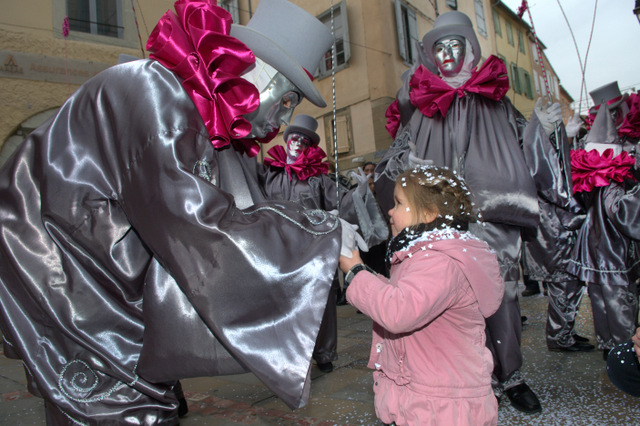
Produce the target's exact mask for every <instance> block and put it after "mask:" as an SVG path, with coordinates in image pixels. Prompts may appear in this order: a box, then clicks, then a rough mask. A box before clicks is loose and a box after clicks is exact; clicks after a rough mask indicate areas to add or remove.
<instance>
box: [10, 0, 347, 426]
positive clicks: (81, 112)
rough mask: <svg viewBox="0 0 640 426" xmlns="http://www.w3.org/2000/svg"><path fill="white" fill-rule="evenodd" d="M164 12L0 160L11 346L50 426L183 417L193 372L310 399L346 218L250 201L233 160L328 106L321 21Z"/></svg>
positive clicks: (303, 15)
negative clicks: (309, 106) (321, 83)
mask: <svg viewBox="0 0 640 426" xmlns="http://www.w3.org/2000/svg"><path fill="white" fill-rule="evenodd" d="M175 9H176V13H173V12H172V11H169V12H167V13H166V14H165V15H164V16H163V17H162V18H161V20H160V22H159V23H158V25H157V26H156V27H155V29H154V31H153V32H152V34H151V36H150V39H149V41H148V45H147V48H148V50H149V51H150V52H152V56H151V57H152V59H151V60H138V61H132V62H128V63H124V64H121V65H117V66H114V67H112V68H110V69H107V70H105V71H104V72H102V73H100V74H98V75H97V76H95V77H94V78H92V79H90V80H89V81H87V82H86V83H85V84H84V85H83V86H81V87H80V88H79V89H78V91H76V92H75V93H74V94H73V95H72V96H71V97H70V98H69V100H68V101H67V102H66V103H65V104H64V105H63V106H62V107H61V108H60V110H59V112H58V113H57V114H56V115H55V116H54V117H52V118H51V119H50V120H49V121H48V122H46V123H45V124H43V125H42V126H41V127H40V128H38V129H36V130H35V131H34V132H33V133H32V134H31V135H30V136H28V137H27V138H26V140H25V141H24V143H23V144H22V145H21V146H20V147H19V148H18V149H17V150H16V152H15V153H14V155H13V156H12V158H10V159H9V160H8V161H7V163H6V164H5V166H4V167H3V168H2V170H1V171H0V197H1V198H2V200H3V202H2V206H1V207H0V235H2V237H1V238H0V257H1V259H2V260H1V261H0V303H1V304H2V309H1V318H0V325H1V327H2V334H3V337H4V353H5V354H6V355H7V356H9V357H13V358H20V359H22V360H23V362H24V366H25V370H26V375H27V378H28V386H29V391H30V392H32V393H33V394H34V395H38V396H41V397H43V398H44V400H45V407H46V410H47V419H48V422H49V423H50V424H67V423H69V424H85V423H91V424H95V423H109V424H145V425H147V424H177V423H178V413H177V411H178V410H177V408H178V398H179V396H177V395H176V393H177V389H176V388H175V387H176V384H177V383H179V382H177V380H179V379H180V378H185V377H195V376H205V375H219V374H228V373H238V372H246V371H251V372H253V373H254V374H256V376H258V378H260V379H261V380H262V381H263V382H264V383H265V384H266V385H267V386H268V387H269V388H270V389H272V390H273V391H274V392H275V393H276V394H277V395H278V396H279V397H280V398H281V399H282V400H283V401H284V402H285V403H287V404H288V405H289V406H290V407H291V408H295V407H299V406H302V405H304V404H305V403H306V401H307V399H308V396H309V372H310V364H311V354H312V351H313V343H314V341H315V338H316V335H317V333H318V329H319V326H320V322H321V319H322V314H323V311H324V308H325V304H326V303H325V301H326V300H327V295H328V292H329V289H330V286H331V280H332V279H333V276H334V273H335V270H336V268H337V262H338V255H339V252H340V249H341V246H340V240H341V236H340V235H341V232H340V223H339V222H338V220H337V219H336V218H335V217H334V216H333V215H330V214H327V213H326V212H324V211H322V210H309V209H304V208H303V207H302V206H300V205H297V204H293V203H288V202H278V203H260V202H259V201H260V199H259V198H260V197H259V194H260V191H259V190H258V189H255V188H254V187H253V184H254V183H257V176H256V175H254V176H250V175H249V174H247V175H246V176H242V174H241V173H237V171H238V170H242V167H243V166H242V160H241V153H247V152H248V153H250V154H251V153H253V154H255V152H257V144H256V142H255V141H254V139H256V138H265V139H268V137H269V134H273V133H274V132H277V130H278V128H279V127H280V124H281V122H282V121H283V120H284V119H286V118H287V117H289V116H290V115H291V113H292V111H293V108H294V107H295V106H296V105H297V104H298V103H299V102H300V101H301V100H302V99H303V97H307V98H308V99H309V100H310V101H311V102H312V103H314V104H315V105H318V106H325V103H324V101H323V100H322V97H321V96H320V94H319V92H318V91H317V89H316V88H315V87H314V86H313V83H312V81H311V79H310V77H309V73H313V72H314V70H315V67H316V65H317V64H318V63H319V61H320V58H321V57H322V55H323V54H324V53H325V52H326V51H327V50H328V49H329V47H330V45H331V35H330V32H329V31H328V30H327V29H326V27H325V26H324V25H323V24H322V23H321V22H319V21H318V20H317V19H316V18H315V17H313V16H311V15H310V14H308V13H307V12H305V11H304V10H302V9H300V8H299V7H297V6H295V5H293V4H291V3H289V2H288V1H286V0H262V1H261V2H260V5H259V7H258V8H257V10H256V12H255V15H254V16H253V18H252V19H251V21H250V22H249V23H248V25H247V26H236V25H232V22H231V17H230V15H229V14H228V13H227V12H226V11H224V10H223V9H222V8H219V7H217V6H215V1H213V0H210V1H208V0H205V1H196V0H179V1H177V2H176V3H175ZM300 34H305V37H299V35H300ZM292 35H293V36H292ZM265 73H267V75H269V76H270V77H271V78H270V79H269V80H268V81H265V79H264V78H262V77H264V75H265ZM254 82H256V83H254ZM254 195H255V196H256V198H254V199H253V200H252V201H251V200H250V199H249V198H250V197H252V196H254ZM238 201H239V202H241V203H242V205H251V207H249V208H246V209H240V208H239V205H240V203H238V204H236V202H238ZM300 247H304V248H305V250H303V251H301V250H300ZM353 247H355V244H354V245H353ZM309 294H314V295H316V296H317V297H314V298H310V297H308V295H309Z"/></svg>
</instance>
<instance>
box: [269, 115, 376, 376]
mask: <svg viewBox="0 0 640 426" xmlns="http://www.w3.org/2000/svg"><path fill="white" fill-rule="evenodd" d="M317 128H318V122H317V121H316V119H315V118H313V117H311V116H310V115H306V114H299V115H296V116H295V117H294V118H293V121H292V123H291V124H290V125H289V126H287V127H286V128H285V130H284V133H283V137H284V140H285V142H286V147H282V146H280V145H276V146H274V147H273V148H271V149H270V150H269V151H268V152H267V155H268V157H267V158H265V160H264V167H263V168H262V169H261V170H259V181H260V184H261V186H262V187H263V188H264V191H265V196H266V197H267V198H268V199H269V200H288V201H294V202H296V203H298V204H300V205H301V206H303V207H305V208H307V209H322V210H325V211H333V212H336V213H337V212H338V204H339V206H340V212H339V213H338V216H339V217H340V221H341V222H342V228H343V232H344V229H346V228H347V227H352V228H353V229H352V230H351V231H350V232H352V233H353V234H354V235H356V238H357V239H358V241H359V242H360V248H361V249H362V250H363V251H365V252H366V251H367V249H368V245H370V244H377V243H378V242H380V241H384V240H386V238H387V233H386V228H385V227H380V226H379V227H378V228H376V227H375V226H374V224H375V223H379V224H383V225H384V217H383V216H382V213H381V212H380V209H379V207H378V206H377V203H376V201H375V198H374V197H373V194H372V193H371V191H370V190H369V185H368V182H367V179H366V176H364V175H363V174H362V173H361V176H360V180H359V181H358V185H357V186H356V187H355V188H353V189H348V188H346V187H344V186H342V185H340V184H337V183H336V182H335V181H334V180H332V179H331V178H329V177H328V176H327V172H328V170H329V163H327V162H326V161H323V159H324V158H325V157H326V154H325V152H324V151H323V150H322V148H320V147H319V146H318V143H319V142H320V136H319V135H318V134H317V133H316V129H317ZM338 197H340V198H339V200H338ZM358 228H360V229H362V230H364V232H363V233H364V238H361V237H360V235H359V234H357V233H356V232H355V231H356V230H357V229H358ZM379 231H382V233H380V232H379ZM376 232H378V233H376ZM339 288H340V281H339V279H338V275H337V274H336V275H335V277H334V279H333V283H332V285H331V291H330V292H329V297H328V299H327V300H328V302H327V303H326V307H325V310H324V315H323V318H322V324H321V326H320V331H319V333H318V337H317V339H316V345H315V348H314V350H313V359H314V360H315V361H316V363H317V365H318V368H319V369H320V371H322V372H324V373H330V372H331V371H333V361H335V360H337V359H338V352H337V345H338V317H337V312H336V301H337V298H338V296H337V294H338V290H339Z"/></svg>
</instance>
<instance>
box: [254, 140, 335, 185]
mask: <svg viewBox="0 0 640 426" xmlns="http://www.w3.org/2000/svg"><path fill="white" fill-rule="evenodd" d="M267 154H268V155H270V156H271V157H273V158H265V159H264V164H266V165H267V166H271V167H276V168H283V169H285V170H286V171H287V174H288V175H289V180H291V179H293V177H292V176H291V171H292V170H293V171H294V172H295V173H296V176H298V179H300V180H307V179H309V178H310V177H312V176H318V175H320V174H323V175H326V174H327V172H328V171H329V163H327V162H323V161H322V159H323V158H324V157H326V156H327V154H326V153H325V152H324V150H323V149H322V148H320V147H319V146H310V147H309V148H307V149H306V150H304V151H303V152H302V153H301V154H300V155H299V156H298V158H296V161H295V162H293V163H292V164H287V153H286V151H285V149H284V147H282V146H281V145H276V146H274V147H273V148H271V149H270V150H269V151H268V152H267Z"/></svg>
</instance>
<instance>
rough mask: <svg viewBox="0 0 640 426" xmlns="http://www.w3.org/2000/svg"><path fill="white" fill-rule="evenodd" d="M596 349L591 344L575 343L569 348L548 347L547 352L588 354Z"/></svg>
mask: <svg viewBox="0 0 640 426" xmlns="http://www.w3.org/2000/svg"><path fill="white" fill-rule="evenodd" d="M595 348H596V347H595V346H593V345H592V344H591V343H585V342H578V341H577V340H576V342H575V343H574V344H573V345H571V346H549V350H550V351H553V352H589V351H592V350H594V349H595Z"/></svg>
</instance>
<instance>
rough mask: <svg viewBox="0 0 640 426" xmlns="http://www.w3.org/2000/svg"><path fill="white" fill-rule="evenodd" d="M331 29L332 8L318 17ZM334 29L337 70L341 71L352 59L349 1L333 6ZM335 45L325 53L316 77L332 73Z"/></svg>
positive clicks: (343, 0)
mask: <svg viewBox="0 0 640 426" xmlns="http://www.w3.org/2000/svg"><path fill="white" fill-rule="evenodd" d="M317 18H318V19H319V20H320V21H321V22H322V23H323V24H325V25H326V26H327V28H329V31H331V8H329V9H327V10H326V11H324V12H322V13H321V14H320V15H318V17H317ZM333 31H334V33H335V34H334V39H335V43H336V66H335V70H336V71H340V70H342V69H344V68H347V67H348V66H349V59H351V43H350V41H349V18H348V16H347V3H346V1H345V0H342V1H341V2H340V3H339V4H336V5H334V6H333ZM332 64H333V46H331V48H330V49H329V50H328V51H327V52H326V53H325V54H324V56H323V57H322V59H321V60H320V64H319V65H318V71H317V72H316V77H319V78H324V77H327V76H330V75H331V73H332Z"/></svg>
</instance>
